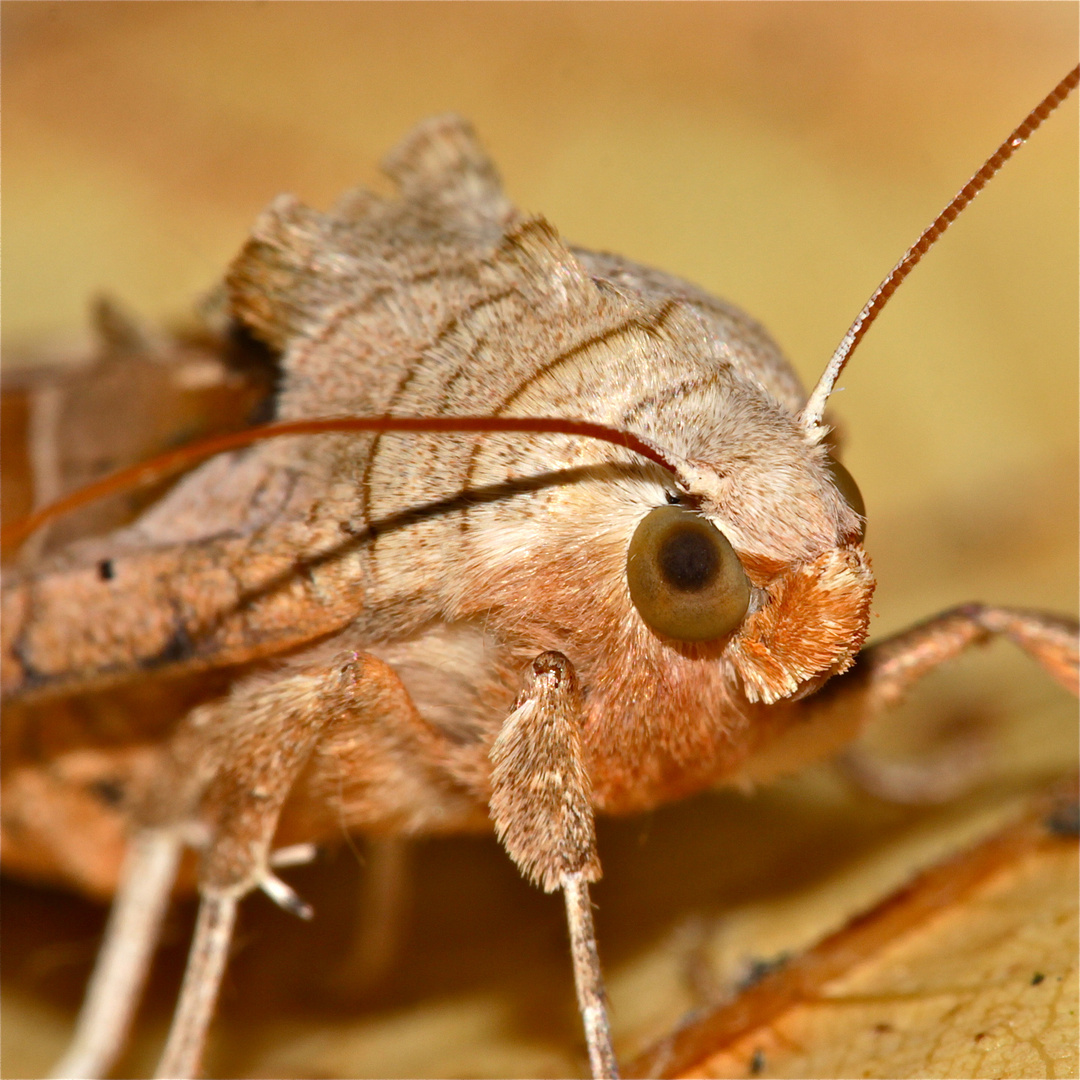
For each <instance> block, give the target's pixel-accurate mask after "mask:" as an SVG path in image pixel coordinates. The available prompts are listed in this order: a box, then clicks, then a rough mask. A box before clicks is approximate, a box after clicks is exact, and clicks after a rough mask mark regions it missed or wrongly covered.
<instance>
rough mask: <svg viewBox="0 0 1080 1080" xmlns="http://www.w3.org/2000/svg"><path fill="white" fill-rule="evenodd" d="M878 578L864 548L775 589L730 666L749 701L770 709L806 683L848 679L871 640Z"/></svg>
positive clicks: (795, 574)
mask: <svg viewBox="0 0 1080 1080" xmlns="http://www.w3.org/2000/svg"><path fill="white" fill-rule="evenodd" d="M873 593H874V577H873V574H872V573H871V570H870V560H869V558H868V557H867V555H866V553H865V552H864V551H863V550H862V548H861V547H850V548H838V549H835V550H832V551H828V552H826V553H825V554H823V555H820V556H819V557H818V558H816V559H814V560H812V561H811V562H808V563H803V564H802V565H800V566H797V567H795V568H794V569H792V570H789V571H787V572H786V573H785V574H783V575H781V576H780V577H778V578H777V579H775V580H774V581H773V582H770V584H769V603H768V604H766V605H765V606H764V607H763V608H761V609H760V610H759V611H756V612H755V613H754V614H753V615H751V616H750V618H749V619H747V621H746V623H745V624H744V626H743V628H742V630H741V631H740V632H739V634H738V635H737V637H736V640H735V641H734V642H733V643H732V648H731V658H732V661H733V663H734V665H735V669H736V670H737V671H738V673H739V676H740V678H741V679H742V683H743V689H744V691H745V693H746V696H747V698H748V699H749V700H750V701H763V702H765V703H771V702H774V701H778V700H779V699H780V698H784V697H789V696H790V695H792V694H794V693H795V692H796V691H797V690H798V689H799V686H800V685H801V684H802V683H804V682H806V681H807V680H808V679H811V678H813V677H814V676H816V675H820V674H821V673H823V672H826V671H829V670H830V669H835V670H836V671H837V672H839V671H844V670H846V669H847V668H848V667H850V665H851V661H852V659H853V658H854V656H855V654H856V653H857V652H858V651H859V649H860V648H861V647H862V644H863V641H864V640H865V639H866V634H867V630H868V628H869V623H870V599H871V597H872V596H873Z"/></svg>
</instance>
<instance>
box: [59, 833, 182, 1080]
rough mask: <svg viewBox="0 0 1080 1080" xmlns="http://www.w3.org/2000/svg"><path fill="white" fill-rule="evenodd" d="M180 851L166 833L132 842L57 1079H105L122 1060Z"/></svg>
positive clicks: (179, 843) (139, 835)
mask: <svg viewBox="0 0 1080 1080" xmlns="http://www.w3.org/2000/svg"><path fill="white" fill-rule="evenodd" d="M182 847H183V843H182V840H181V838H180V836H179V835H178V834H177V833H176V832H174V831H168V830H156V829H155V830H143V831H140V832H138V833H136V834H135V835H134V836H133V837H132V838H131V840H130V841H129V843H128V850H127V854H126V856H125V860H124V869H123V876H122V878H121V881H120V887H119V890H118V892H117V897H116V901H115V902H114V904H113V907H112V911H111V912H110V914H109V922H108V926H107V927H106V930H105V939H104V942H103V943H102V946H101V950H100V952H99V953H98V956H97V961H96V963H95V965H94V972H93V975H91V977H90V983H89V985H88V986H87V989H86V997H85V999H84V1001H83V1004H82V1008H81V1009H80V1010H79V1019H78V1022H77V1023H76V1026H75V1035H74V1037H73V1038H72V1042H71V1045H70V1046H69V1047H68V1049H67V1052H66V1053H65V1054H64V1056H63V1057H62V1058H61V1059H60V1061H58V1062H57V1063H56V1065H55V1066H54V1067H53V1072H52V1075H53V1076H54V1077H64V1078H67V1080H77V1078H89V1077H94V1076H103V1075H105V1074H106V1073H107V1072H108V1071H109V1070H110V1069H111V1068H112V1066H113V1064H114V1063H115V1061H116V1059H117V1057H119V1055H120V1051H121V1050H122V1049H123V1046H124V1043H125V1041H126V1039H127V1034H128V1030H129V1028H130V1026H131V1020H132V1016H133V1014H134V1012H135V1009H136V1007H137V1005H138V1002H139V999H140V997H141V996H142V988H143V984H144V983H145V981H146V975H147V972H148V971H149V968H150V961H151V959H152V955H153V951H154V948H155V946H156V945H157V942H158V938H159V937H160V934H161V923H162V920H163V919H164V917H165V911H166V909H167V907H168V903H169V896H170V894H171V892H172V887H173V882H174V881H175V880H176V872H177V867H178V866H179V862H180V853H181V850H182Z"/></svg>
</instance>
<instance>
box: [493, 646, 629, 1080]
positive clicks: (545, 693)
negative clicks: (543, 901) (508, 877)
mask: <svg viewBox="0 0 1080 1080" xmlns="http://www.w3.org/2000/svg"><path fill="white" fill-rule="evenodd" d="M581 723H582V704H581V693H580V690H579V689H578V683H577V676H576V675H575V673H574V669H573V667H572V666H571V665H570V661H569V660H567V659H566V657H565V656H563V655H561V654H560V653H555V652H548V653H542V654H541V655H540V656H538V657H537V658H536V659H535V660H534V661H533V663H532V667H531V670H530V671H529V673H528V675H527V676H526V682H525V687H524V689H523V690H522V691H521V693H520V694H519V695H518V698H517V700H516V701H515V703H514V709H513V711H512V712H511V713H510V715H509V716H508V717H507V719H506V722H505V723H504V724H503V726H502V728H501V729H500V731H499V735H498V737H497V738H496V740H495V743H494V745H493V746H492V748H491V755H490V757H491V762H492V766H493V769H492V775H491V786H492V792H491V801H490V804H489V809H490V812H491V817H492V820H493V821H494V822H495V832H496V834H497V835H498V837H499V840H500V841H501V842H502V844H503V846H504V847H505V848H506V850H507V853H508V854H509V855H510V858H511V859H513V860H514V862H515V863H516V864H517V867H518V869H519V870H521V872H522V873H523V874H524V875H525V877H526V878H528V879H529V881H531V882H532V883H533V884H534V885H538V886H540V888H542V889H543V890H544V891H545V892H554V891H555V890H556V889H562V891H563V896H564V899H565V901H566V916H567V924H568V927H569V931H570V952H571V958H572V960H573V965H574V982H575V985H576V988H577V997H578V1006H579V1008H580V1010H581V1018H582V1022H583V1023H584V1026H585V1039H586V1043H587V1044H588V1050H589V1065H590V1067H591V1069H592V1075H593V1076H594V1077H617V1076H618V1064H617V1062H616V1060H615V1052H614V1050H613V1048H612V1043H611V1029H610V1025H609V1023H608V1015H607V1001H606V997H605V994H604V983H603V979H602V977H601V974H600V960H599V957H598V955H597V950H596V934H595V931H594V929H593V921H592V907H591V904H590V902H589V884H588V883H589V882H590V881H598V880H599V878H600V860H599V859H598V857H597V854H596V836H595V831H594V823H593V811H592V801H591V786H590V784H589V777H588V774H587V773H586V771H585V767H584V763H583V760H582V751H581Z"/></svg>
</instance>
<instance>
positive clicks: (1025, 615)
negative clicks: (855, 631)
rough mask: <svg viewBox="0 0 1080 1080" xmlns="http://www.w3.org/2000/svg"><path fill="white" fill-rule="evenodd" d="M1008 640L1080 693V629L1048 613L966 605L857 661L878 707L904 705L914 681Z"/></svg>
mask: <svg viewBox="0 0 1080 1080" xmlns="http://www.w3.org/2000/svg"><path fill="white" fill-rule="evenodd" d="M995 635H1001V636H1003V637H1006V638H1008V639H1009V640H1010V641H1011V642H1012V643H1013V644H1014V645H1017V646H1019V648H1021V649H1022V650H1023V651H1024V652H1026V653H1027V654H1028V656H1030V657H1031V658H1032V659H1033V660H1034V661H1035V662H1036V663H1037V664H1038V665H1039V666H1040V667H1041V668H1042V669H1043V670H1044V671H1046V673H1047V674H1048V675H1050V676H1051V678H1053V679H1055V680H1056V681H1057V682H1059V683H1060V684H1061V685H1062V686H1064V687H1065V689H1066V690H1068V691H1070V692H1071V693H1073V694H1076V693H1078V692H1080V626H1078V624H1077V621H1076V620H1075V619H1071V618H1069V617H1067V616H1064V615H1052V614H1049V613H1047V612H1043V611H1024V610H1022V609H1019V608H1004V607H988V606H986V605H984V604H963V605H961V606H960V607H957V608H953V609H952V610H950V611H944V612H942V613H941V614H940V615H935V616H934V617H933V618H931V619H927V620H926V622H923V623H919V624H917V625H916V626H913V627H911V629H909V630H904V631H901V632H900V633H899V634H895V635H894V636H893V637H891V638H888V639H887V640H885V641H882V642H879V643H878V644H876V645H872V646H871V647H870V648H869V649H864V650H863V651H862V652H861V653H860V654H859V657H858V660H857V662H856V667H857V668H863V669H864V670H865V671H866V673H867V675H868V677H869V684H868V685H869V690H870V693H871V698H872V700H873V702H874V705H875V707H882V706H886V705H891V704H893V703H894V702H896V701H897V700H899V699H900V698H901V697H902V696H903V695H904V693H905V692H906V691H907V690H908V688H909V687H911V686H912V685H913V684H914V683H915V682H917V681H918V680H919V679H921V678H922V677H923V676H924V675H926V674H928V673H929V672H930V671H933V670H934V668H936V667H938V666H939V665H940V664H943V663H944V662H945V661H947V660H951V659H952V658H953V657H955V656H958V655H959V654H960V653H962V652H963V651H964V650H965V649H967V648H969V647H970V646H971V645H976V644H981V643H983V642H985V641H988V640H989V639H990V638H992V637H993V636H995Z"/></svg>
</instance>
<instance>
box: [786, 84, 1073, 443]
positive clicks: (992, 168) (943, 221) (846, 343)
mask: <svg viewBox="0 0 1080 1080" xmlns="http://www.w3.org/2000/svg"><path fill="white" fill-rule="evenodd" d="M1078 82H1080V65H1078V66H1077V67H1074V68H1073V69H1072V71H1070V72H1069V74H1068V75H1066V76H1065V78H1064V79H1062V80H1061V82H1059V83H1058V84H1057V86H1055V87H1054V89H1053V90H1051V91H1050V93H1049V94H1047V95H1046V97H1044V98H1043V99H1042V101H1040V102H1039V104H1038V105H1036V106H1035V108H1034V109H1032V110H1031V112H1029V113H1028V115H1027V116H1026V117H1025V118H1024V122H1023V123H1022V124H1021V125H1020V126H1019V127H1018V128H1017V129H1016V130H1015V131H1014V132H1013V133H1012V134H1011V135H1010V136H1009V137H1008V138H1007V139H1006V140H1005V141H1004V142H1003V143H1002V144H1001V145H1000V146H999V147H998V148H997V150H996V151H994V153H993V154H992V155H991V156H990V157H989V158H987V159H986V163H985V164H984V165H983V167H982V168H981V169H979V171H978V172H977V173H975V175H974V176H973V177H972V178H971V179H970V180H969V181H968V182H967V183H966V184H965V185H964V186H963V187H962V188H961V189H960V190H959V191H958V192H957V193H956V195H955V196H954V197H953V198H952V200H951V201H950V202H949V204H948V205H947V206H946V207H945V209H944V210H942V211H941V213H940V214H938V216H937V217H936V218H934V220H933V221H932V222H931V223H930V224H929V225H928V226H927V227H926V229H925V230H924V231H923V234H922V235H921V236H920V237H919V239H918V240H916V241H915V243H914V244H912V246H911V247H909V248H908V249H907V251H906V252H905V253H904V257H903V258H902V259H901V260H900V261H899V262H898V263H897V264H896V265H895V266H894V267H893V268H892V270H890V271H889V275H888V277H886V278H885V280H884V281H883V282H882V283H881V284H880V285H879V286H878V287H877V289H875V290H874V295H873V296H871V297H870V299H869V300H867V302H866V306H865V307H864V308H863V309H862V311H860V312H859V316H858V318H857V319H856V320H855V321H854V322H853V323H852V324H851V327H850V328H849V330H848V332H847V333H846V334H845V335H844V337H843V340H842V341H841V342H840V344H839V345H838V346H837V347H836V352H834V353H833V354H832V358H831V359H830V360H829V362H828V364H826V365H825V370H824V371H823V372H822V373H821V378H820V379H818V382H817V386H815V387H814V389H813V392H812V393H811V394H810V398H809V400H808V401H807V402H806V405H805V406H804V408H803V411H802V413H801V414H800V415H799V419H800V420H801V421H802V423H803V426H804V427H806V428H808V429H809V428H814V427H817V426H818V425H819V424H820V423H821V416H822V413H824V411H825V402H826V401H827V400H828V397H829V395H830V394H831V393H832V391H833V387H835V386H836V380H837V379H838V378H839V377H840V372H842V371H843V370H844V367H845V365H846V364H847V362H848V360H850V359H851V354H852V353H853V352H854V351H855V347H856V346H857V345H858V344H859V342H860V341H861V340H862V337H863V334H865V333H866V331H867V330H869V329H870V324H871V323H872V322H873V321H874V320H875V319H876V318H877V317H878V315H880V314H881V310H882V308H883V307H884V306H885V304H886V303H887V301H888V299H889V297H890V296H892V294H893V293H894V292H896V290H897V289H898V288H899V286H900V283H901V282H902V281H903V280H904V278H906V277H907V276H908V274H910V273H911V271H912V270H913V269H914V268H915V265H916V264H917V263H918V262H919V260H920V259H922V257H923V256H924V255H925V254H926V253H927V252H928V251H929V250H930V248H931V247H933V245H934V244H935V242H936V241H937V239H938V237H940V236H941V235H942V234H943V233H944V232H945V230H946V229H948V227H949V226H950V225H951V224H952V223H953V222H954V221H955V220H956V219H957V217H959V216H960V213H961V212H962V211H963V209H964V207H966V206H967V205H968V203H970V202H971V201H972V199H974V198H975V196H976V195H978V194H979V192H980V191H982V189H983V188H984V187H986V185H987V183H988V182H989V181H990V179H991V177H992V176H993V175H994V174H995V173H996V172H997V171H998V169H1000V168H1001V166H1002V165H1004V164H1005V162H1006V161H1008V160H1009V158H1011V157H1012V156H1013V154H1015V153H1016V151H1017V150H1019V149H1020V147H1021V146H1023V145H1024V143H1025V142H1026V141H1027V140H1028V138H1029V137H1030V136H1031V134H1032V133H1033V132H1034V131H1035V130H1036V129H1037V128H1038V127H1039V126H1040V125H1041V124H1042V122H1043V121H1044V120H1045V119H1046V118H1047V117H1048V116H1049V115H1050V114H1051V113H1052V112H1053V111H1054V110H1055V109H1056V108H1057V107H1058V106H1059V105H1060V104H1061V103H1062V102H1063V101H1064V100H1065V99H1066V98H1067V97H1068V96H1069V94H1071V93H1072V91H1073V90H1074V89H1075V88H1076V85H1077V83H1078Z"/></svg>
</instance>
